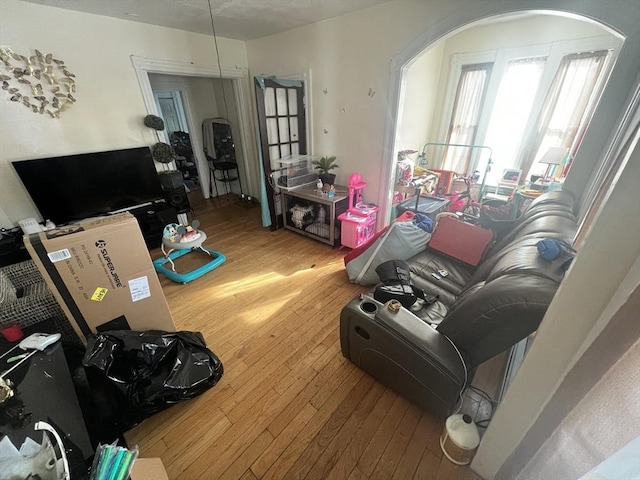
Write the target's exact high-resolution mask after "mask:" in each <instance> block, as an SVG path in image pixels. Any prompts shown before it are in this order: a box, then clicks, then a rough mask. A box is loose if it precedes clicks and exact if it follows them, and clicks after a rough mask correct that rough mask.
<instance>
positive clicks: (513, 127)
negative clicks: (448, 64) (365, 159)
mask: <svg viewBox="0 0 640 480" xmlns="http://www.w3.org/2000/svg"><path fill="white" fill-rule="evenodd" d="M618 47H619V42H618V40H617V39H615V38H612V37H596V38H590V39H585V40H574V41H564V42H556V43H554V44H549V45H533V46H529V47H523V48H516V49H504V50H498V51H492V52H480V53H476V54H460V55H454V58H453V63H452V72H453V73H452V75H451V77H452V80H450V84H449V93H448V94H447V97H446V100H445V106H444V114H445V118H449V120H448V121H447V122H446V123H445V125H444V126H443V127H441V128H445V130H444V131H442V134H441V136H440V138H446V141H445V143H448V144H466V145H470V144H474V145H485V146H487V147H490V148H491V150H492V156H491V160H492V163H493V165H492V167H491V170H490V171H489V172H488V173H487V176H486V183H487V184H488V185H493V186H495V185H496V184H497V183H498V182H499V180H500V174H501V172H503V171H504V169H506V168H514V169H520V170H522V173H523V175H522V180H521V181H525V180H529V178H530V176H531V175H532V174H542V173H544V171H545V169H546V168H547V165H544V164H539V163H538V162H539V160H540V159H541V158H542V156H543V155H544V154H545V152H546V151H548V150H549V148H550V147H560V146H561V147H566V148H567V149H568V151H569V154H568V155H566V157H565V159H564V161H563V164H562V165H560V166H558V167H557V168H556V171H555V172H554V176H555V177H560V176H561V175H562V174H566V173H567V171H568V169H569V167H570V161H571V158H572V155H573V154H575V152H576V150H577V148H578V146H579V144H580V140H581V138H582V135H583V134H584V131H585V129H586V126H587V124H588V121H589V119H590V118H591V115H592V114H593V110H594V108H595V105H596V102H597V99H598V98H599V95H600V93H601V91H602V89H603V87H604V82H605V80H606V77H607V73H608V71H609V70H610V67H611V66H612V65H613V60H614V58H615V53H616V50H617V48H618ZM447 105H448V107H447ZM447 112H449V113H447ZM471 153H472V150H471V149H468V148H466V149H465V148H455V147H449V148H447V149H445V150H444V151H443V156H442V164H441V165H442V167H441V168H442V169H444V170H453V171H455V172H457V173H459V174H467V173H470V172H471V171H473V170H480V171H481V173H482V175H484V172H485V170H486V169H487V165H488V158H486V156H485V158H480V155H476V156H475V157H474V156H473V155H472V154H471Z"/></svg>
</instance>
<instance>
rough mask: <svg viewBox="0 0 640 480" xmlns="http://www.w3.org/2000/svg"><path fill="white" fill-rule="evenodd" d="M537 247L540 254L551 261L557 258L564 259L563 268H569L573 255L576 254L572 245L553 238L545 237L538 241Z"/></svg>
mask: <svg viewBox="0 0 640 480" xmlns="http://www.w3.org/2000/svg"><path fill="white" fill-rule="evenodd" d="M536 248H537V249H538V254H539V255H540V256H541V257H542V258H544V259H545V260H548V261H550V262H552V261H554V260H557V259H561V260H563V263H562V265H561V268H562V269H563V270H567V269H568V268H569V265H571V261H572V260H573V257H574V256H575V255H576V251H575V250H574V249H573V247H572V246H571V245H569V244H567V243H565V242H562V241H560V240H555V239H553V238H543V239H542V240H540V241H539V242H538V243H536Z"/></svg>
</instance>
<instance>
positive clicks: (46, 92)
mask: <svg viewBox="0 0 640 480" xmlns="http://www.w3.org/2000/svg"><path fill="white" fill-rule="evenodd" d="M35 53H36V54H35V55H32V56H29V57H27V56H25V55H19V54H17V53H16V52H14V51H13V50H11V49H10V48H8V47H3V48H0V61H2V65H1V66H2V70H3V71H2V72H1V73H0V81H2V90H5V91H6V92H7V93H8V94H9V100H11V101H12V102H18V103H21V104H22V105H24V106H25V107H27V108H29V109H31V111H32V112H33V113H39V114H44V113H45V112H46V113H47V114H49V116H50V117H51V118H60V114H61V113H62V112H64V111H65V110H67V109H69V108H70V107H71V106H72V105H73V104H74V103H75V101H76V99H75V97H74V96H73V94H74V93H75V92H76V80H75V77H76V76H75V75H74V74H73V73H71V72H70V71H69V70H68V68H67V66H66V65H65V63H64V62H63V61H62V60H58V59H57V58H53V55H52V54H51V53H48V54H46V55H44V54H42V53H41V52H40V51H39V50H35Z"/></svg>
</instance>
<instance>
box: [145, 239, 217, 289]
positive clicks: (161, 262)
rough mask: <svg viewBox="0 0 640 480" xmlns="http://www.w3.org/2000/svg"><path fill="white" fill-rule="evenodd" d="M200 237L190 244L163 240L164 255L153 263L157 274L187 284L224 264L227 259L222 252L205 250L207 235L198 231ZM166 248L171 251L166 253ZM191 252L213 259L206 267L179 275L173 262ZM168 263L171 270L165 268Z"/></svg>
mask: <svg viewBox="0 0 640 480" xmlns="http://www.w3.org/2000/svg"><path fill="white" fill-rule="evenodd" d="M198 233H199V234H200V236H199V237H197V238H195V239H194V240H192V241H189V242H172V241H171V240H169V239H168V238H166V237H163V238H162V254H163V256H162V257H161V258H157V259H155V260H154V261H153V266H154V268H155V269H156V272H159V273H162V274H163V275H164V276H165V277H167V278H169V279H170V280H173V281H174V282H177V283H187V282H190V281H192V280H195V279H196V278H199V277H201V276H202V275H204V274H205V273H208V272H210V271H211V270H213V269H214V268H216V267H218V266H220V265H221V264H223V263H224V262H225V261H226V260H227V258H226V257H225V256H224V255H223V254H222V253H220V252H216V251H214V250H209V249H208V248H204V247H203V246H202V244H203V243H204V241H205V240H206V239H207V234H206V233H204V232H203V231H202V230H198ZM165 247H166V248H168V249H169V250H168V251H166V250H165ZM191 252H202V253H205V254H206V255H208V256H209V257H211V260H210V261H209V262H207V263H205V264H204V265H202V266H200V267H198V268H196V269H194V270H191V271H190V272H186V273H177V272H176V265H175V263H173V261H174V260H175V259H176V258H180V257H182V256H183V255H186V254H188V253H191ZM166 263H170V264H171V270H169V269H168V268H167V267H165V264H166Z"/></svg>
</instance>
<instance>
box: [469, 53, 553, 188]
mask: <svg viewBox="0 0 640 480" xmlns="http://www.w3.org/2000/svg"><path fill="white" fill-rule="evenodd" d="M546 61H547V57H533V58H524V59H518V60H511V61H509V62H508V64H507V68H506V72H505V74H504V76H503V77H502V79H501V81H500V86H499V87H498V94H497V96H496V101H495V104H494V106H493V111H492V112H491V118H490V120H489V127H488V129H487V135H486V136H485V140H484V142H483V143H484V144H485V145H489V146H490V147H491V148H492V150H493V157H492V160H493V166H492V167H491V171H490V172H489V173H488V175H487V183H489V184H490V185H496V184H497V183H498V182H499V181H500V179H501V178H502V172H503V170H504V169H505V168H513V167H514V165H517V161H518V158H517V157H518V154H519V152H520V149H521V147H522V137H523V135H524V131H525V128H526V126H527V122H528V120H529V116H530V115H531V108H532V106H533V101H534V100H535V98H536V93H537V91H538V86H539V85H540V79H541V77H542V73H543V71H544V67H545V64H546ZM485 168H486V165H479V166H478V169H479V170H481V171H484V169H485Z"/></svg>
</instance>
